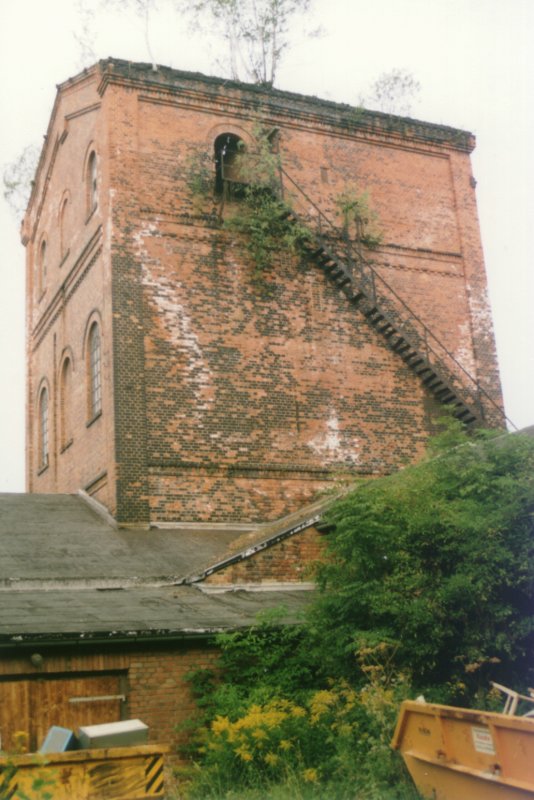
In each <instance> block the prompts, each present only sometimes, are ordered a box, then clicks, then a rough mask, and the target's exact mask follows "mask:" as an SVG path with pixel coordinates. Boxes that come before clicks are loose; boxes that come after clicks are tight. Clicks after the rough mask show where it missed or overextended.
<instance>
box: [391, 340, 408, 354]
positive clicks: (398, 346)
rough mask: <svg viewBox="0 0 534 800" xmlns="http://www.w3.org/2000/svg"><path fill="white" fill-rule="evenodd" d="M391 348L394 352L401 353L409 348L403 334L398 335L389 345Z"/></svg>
mask: <svg viewBox="0 0 534 800" xmlns="http://www.w3.org/2000/svg"><path fill="white" fill-rule="evenodd" d="M391 349H392V350H394V351H395V352H396V353H399V354H401V353H405V352H406V350H409V349H410V345H409V344H408V342H407V341H406V339H404V337H403V336H399V338H398V339H397V341H396V342H395V343H394V344H393V345H392V346H391Z"/></svg>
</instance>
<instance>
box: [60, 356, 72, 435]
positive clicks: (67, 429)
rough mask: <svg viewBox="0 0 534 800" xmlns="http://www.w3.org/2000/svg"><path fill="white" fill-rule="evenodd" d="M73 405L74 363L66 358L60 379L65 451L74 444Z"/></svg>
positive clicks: (61, 429)
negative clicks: (72, 426)
mask: <svg viewBox="0 0 534 800" xmlns="http://www.w3.org/2000/svg"><path fill="white" fill-rule="evenodd" d="M71 404H72V362H71V360H70V358H66V359H65V360H64V362H63V366H62V368H61V379H60V433H61V449H62V450H65V449H66V448H67V447H68V446H69V445H70V444H71V442H72V428H71Z"/></svg>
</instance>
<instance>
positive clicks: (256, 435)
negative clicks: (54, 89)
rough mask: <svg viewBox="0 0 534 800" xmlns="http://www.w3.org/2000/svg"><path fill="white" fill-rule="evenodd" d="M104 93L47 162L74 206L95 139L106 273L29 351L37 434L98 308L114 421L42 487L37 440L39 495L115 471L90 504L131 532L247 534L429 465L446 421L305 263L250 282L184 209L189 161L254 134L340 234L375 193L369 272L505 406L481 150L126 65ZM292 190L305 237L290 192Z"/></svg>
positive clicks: (284, 261) (199, 215) (438, 132)
mask: <svg viewBox="0 0 534 800" xmlns="http://www.w3.org/2000/svg"><path fill="white" fill-rule="evenodd" d="M92 85H93V91H94V87H95V86H96V84H92ZM82 88H83V91H82ZM64 91H65V94H64V96H63V95H61V102H60V106H59V108H58V118H57V121H56V122H55V123H54V125H55V126H56V127H57V129H58V130H59V129H60V128H61V124H62V122H61V119H62V115H63V104H65V108H66V106H67V103H72V104H73V107H81V106H82V105H83V103H88V102H89V101H88V98H86V97H85V95H83V92H86V93H87V92H89V91H90V89H89V87H88V86H87V87H86V86H85V84H83V82H82V83H81V84H80V87H79V89H77V87H76V86H73V87H72V88H69V89H68V91H67V90H64ZM77 91H79V93H80V96H79V98H77V95H76V92H77ZM95 96H96V97H97V98H98V102H100V103H101V105H100V108H99V110H98V111H97V112H95V113H88V114H86V115H84V116H80V117H75V118H74V119H72V121H71V123H70V125H71V127H72V129H73V130H74V127H75V124H76V125H79V126H80V134H79V146H77V148H76V149H72V150H71V151H69V153H67V151H66V150H65V159H64V161H61V159H60V158H58V159H57V165H58V166H54V168H53V169H52V172H51V175H52V179H51V183H50V186H52V185H54V186H55V187H57V190H55V191H56V195H55V196H59V195H60V194H61V192H63V191H64V190H65V186H66V185H68V183H69V181H68V176H67V173H66V172H65V171H63V172H61V170H66V169H67V165H70V166H69V168H71V169H72V164H73V163H78V164H79V163H80V159H81V157H82V152H83V150H84V146H85V147H86V146H87V145H86V143H87V142H88V141H90V140H91V138H92V137H95V138H96V140H97V142H98V143H99V151H100V152H102V154H103V155H102V161H103V162H105V163H103V164H102V186H103V190H104V194H105V200H104V201H103V203H102V206H101V209H100V213H101V217H102V223H103V232H102V245H103V250H102V256H101V260H100V262H98V263H99V264H100V266H99V267H98V268H97V269H96V270H94V271H93V272H94V281H95V282H94V286H93V284H91V281H89V280H86V281H85V288H84V287H83V286H81V287H80V289H79V291H78V296H79V299H77V300H76V303H75V302H74V300H73V301H72V304H71V309H70V310H67V306H65V310H64V311H63V312H62V313H63V318H64V323H63V328H61V329H60V328H59V327H58V326H59V324H60V322H59V319H58V321H57V322H56V323H55V324H56V328H57V329H56V328H54V329H53V330H52V328H50V332H49V333H48V334H47V337H48V338H47V339H46V341H44V342H43V345H42V346H41V355H38V354H36V355H32V367H31V384H30V400H31V403H30V413H29V421H30V422H31V421H32V420H34V418H35V407H34V406H35V392H36V391H37V388H36V381H38V380H39V376H40V375H43V374H45V373H46V374H50V373H51V372H53V370H52V369H51V367H50V364H51V361H52V360H53V358H54V356H53V349H54V346H55V347H56V349H57V348H60V349H61V347H65V346H66V345H70V346H72V347H73V348H74V347H75V346H76V347H78V349H79V345H78V344H76V343H77V342H79V341H80V336H79V332H78V331H77V329H76V325H77V324H81V321H83V320H84V319H85V318H86V315H87V313H88V309H89V308H93V307H100V306H102V308H103V314H104V317H103V319H104V320H105V321H104V322H103V325H104V333H105V336H106V346H107V348H108V349H107V351H106V360H107V365H108V367H107V369H108V372H107V374H106V376H105V377H106V387H107V388H106V391H108V392H109V393H110V394H109V397H108V399H107V400H106V405H107V406H108V408H109V406H112V410H110V412H109V413H106V415H103V420H102V425H101V426H100V427H101V431H100V432H99V433H95V432H94V431H90V432H89V433H87V435H86V434H85V433H84V434H83V435H82V433H81V431H80V433H79V434H78V435H77V436H75V437H74V445H73V447H72V448H70V453H69V454H68V455H63V456H62V457H60V456H57V458H56V461H57V467H56V470H55V472H54V473H53V471H52V470H50V471H49V473H50V474H49V476H46V475H44V476H39V478H38V479H37V478H36V477H35V456H34V455H33V454H32V451H33V449H34V445H33V441H34V438H35V437H34V434H31V435H30V439H29V442H30V444H29V451H30V456H31V458H30V463H31V464H32V465H33V467H32V469H33V475H31V478H30V481H29V485H30V487H31V488H32V489H33V490H55V491H64V490H70V489H71V487H73V486H75V484H76V483H77V482H78V483H83V481H84V480H88V479H87V477H86V476H87V475H88V474H89V473H90V472H91V473H92V474H93V475H94V474H95V472H97V471H98V469H97V468H98V466H99V465H100V464H105V467H104V468H103V470H104V471H106V472H107V474H108V479H107V480H108V489H107V490H106V489H104V490H103V495H102V496H101V498H100V499H103V500H104V502H107V503H108V505H111V507H112V510H115V508H116V510H117V514H118V517H119V519H121V520H122V521H125V522H136V521H137V522H140V521H141V522H148V521H149V519H152V520H161V521H169V520H174V519H182V520H239V521H244V520H251V521H257V520H265V519H272V518H275V517H278V516H281V515H283V514H285V513H287V512H288V511H290V510H292V509H294V508H295V507H297V506H298V505H299V504H301V503H303V502H305V501H307V500H309V499H310V498H311V497H313V496H314V495H316V494H317V492H318V491H319V490H321V489H323V488H324V487H325V486H329V485H331V484H332V482H333V481H335V480H337V479H338V478H339V477H347V476H348V475H378V474H383V473H387V472H389V471H391V470H394V469H397V468H399V467H400V466H401V465H402V464H404V463H409V462H413V461H414V460H417V459H418V458H420V457H421V455H422V453H423V451H424V446H425V442H426V440H427V438H428V436H429V434H430V433H431V432H432V430H433V429H434V425H435V419H436V417H437V416H438V415H439V414H440V413H441V409H440V408H439V406H438V404H437V403H436V402H435V401H434V399H433V398H432V397H431V396H430V395H429V394H428V392H427V390H426V389H425V388H424V387H423V386H422V385H421V383H420V382H419V381H418V379H417V378H416V377H415V376H414V375H413V373H412V372H411V371H410V369H409V368H408V367H407V366H406V365H405V364H404V363H403V361H402V360H401V359H400V358H399V357H398V356H397V355H395V354H394V353H392V352H391V351H390V350H389V349H388V348H387V347H386V345H385V344H384V340H383V339H382V338H381V337H380V335H379V334H378V333H377V332H376V331H375V330H373V329H372V328H370V327H369V326H368V325H367V323H366V322H365V320H364V318H363V316H362V315H361V314H360V313H359V312H358V311H357V310H356V309H354V308H353V307H351V306H350V304H349V303H348V301H347V298H346V297H345V296H344V295H343V294H342V293H341V292H339V290H337V289H335V287H334V286H333V285H332V284H331V283H329V282H328V279H327V278H326V277H325V275H324V274H323V273H322V272H321V271H320V270H319V269H318V268H317V266H316V265H315V264H314V263H312V262H310V261H307V260H305V259H302V260H301V259H297V258H292V257H289V256H288V255H287V254H284V253H281V254H278V255H277V256H276V257H275V260H274V264H273V267H272V269H271V270H269V271H267V272H266V273H265V274H264V275H263V276H262V280H261V281H259V282H258V280H256V279H255V276H254V266H253V265H252V264H251V263H250V258H249V256H248V254H247V251H246V248H245V247H244V243H243V241H241V240H240V239H239V237H238V236H237V235H235V234H233V233H230V232H228V231H226V230H223V229H221V227H220V225H218V224H217V223H216V221H215V220H214V218H213V217H211V216H210V212H211V211H212V210H213V203H212V201H211V200H210V199H209V198H208V199H207V200H205V201H203V202H202V201H201V202H200V204H199V203H198V202H197V200H195V198H193V197H192V195H191V191H190V189H189V188H188V164H189V163H190V159H191V156H192V154H194V153H197V154H198V153H204V154H205V155H206V156H207V158H208V159H209V158H210V157H211V156H212V154H213V143H214V140H215V138H216V137H217V136H218V135H219V134H220V133H222V132H224V131H228V132H232V133H235V134H236V135H239V136H241V137H242V138H243V140H244V141H245V142H246V143H247V146H248V147H249V149H253V147H254V131H255V129H256V128H257V125H258V121H260V122H261V123H262V124H264V125H268V126H269V127H275V126H276V127H278V129H279V147H280V153H281V158H282V162H283V165H284V168H285V169H286V171H287V173H288V174H289V175H290V176H291V177H292V178H293V179H294V180H296V181H297V182H298V184H299V185H300V186H301V187H302V189H303V190H304V191H305V193H306V195H307V196H308V197H310V198H312V199H313V201H314V202H315V203H316V204H317V205H318V206H319V207H320V208H321V210H322V211H323V212H324V213H326V214H329V215H330V216H331V217H332V218H333V219H334V221H336V223H339V219H338V218H337V217H336V206H335V198H336V196H337V195H338V194H339V193H340V192H342V191H344V190H346V189H347V188H350V187H352V186H353V185H356V186H357V188H358V189H359V190H367V191H368V192H369V196H370V201H371V205H372V207H373V208H374V209H376V211H377V212H378V215H379V220H380V227H381V229H382V232H383V244H382V245H381V247H380V248H379V250H378V252H377V253H375V254H373V255H372V257H373V259H374V261H375V265H376V268H377V270H378V272H379V274H380V275H382V276H383V277H384V278H385V279H386V280H387V281H388V282H389V283H390V284H391V286H392V288H393V289H394V290H395V291H396V292H397V294H398V295H399V296H400V298H402V300H404V301H405V302H408V303H409V304H410V305H411V306H413V308H414V310H415V311H416V313H417V314H418V315H419V316H420V317H421V319H422V320H423V322H425V323H427V324H428V325H429V326H430V327H431V328H432V329H433V330H434V331H435V332H436V334H437V335H438V336H439V337H440V338H442V339H443V340H444V341H445V343H446V346H447V348H448V349H449V350H450V351H451V353H452V354H453V355H454V356H455V357H456V358H458V359H459V360H460V361H461V362H462V364H464V365H465V367H466V368H468V369H469V370H470V371H472V372H473V373H475V375H476V376H478V378H479V379H480V380H481V381H482V382H483V384H484V386H485V387H486V388H487V389H488V390H489V391H491V392H492V393H493V395H494V397H495V399H496V400H497V402H500V394H499V384H498V375H497V367H496V361H495V352H494V344H493V336H492V331H491V321H490V317H489V312H488V306H487V300H486V296H485V277H484V268H483V261H482V253H481V246H480V239H479V233H478V223H477V218H476V205H475V197H474V190H473V188H472V181H471V171H470V163H469V150H470V148H471V146H472V141H471V139H470V137H469V135H467V134H463V133H461V132H457V131H453V130H451V129H445V128H441V127H438V126H424V125H419V124H417V123H415V124H411V123H407V122H405V121H402V120H400V121H395V120H391V119H390V118H385V117H381V116H380V115H376V114H375V115H373V114H370V115H367V117H365V119H363V118H361V117H358V118H354V119H356V121H354V119H353V117H351V115H350V112H349V110H347V109H342V108H340V107H338V106H335V105H333V104H328V103H322V102H320V101H313V100H309V99H307V98H299V97H287V96H285V95H284V94H283V93H277V92H270V91H268V90H262V89H259V88H257V87H253V88H250V89H243V88H239V87H237V86H232V85H228V84H224V85H223V83H222V82H217V81H214V80H209V79H207V80H202V79H199V78H194V77H192V76H187V75H182V74H180V73H175V72H173V71H170V70H160V71H159V72H158V73H152V72H150V71H148V70H143V69H142V68H137V67H135V65H125V64H122V65H121V64H114V65H110V66H109V68H108V69H107V71H106V69H104V79H103V82H102V84H101V85H100V87H99V93H98V95H95ZM69 108H70V106H69ZM90 120H98V122H91V121H90ZM91 126H93V127H91ZM95 126H96V127H95ZM82 134H83V135H82ZM68 141H69V140H68V139H67V140H66V142H68ZM72 142H73V143H74V139H72ZM62 146H63V147H64V145H62ZM58 152H59V151H58ZM60 163H61V164H63V166H62V167H61V169H60V166H59V165H60ZM285 191H286V195H287V196H288V197H289V196H290V195H292V194H293V195H294V204H295V207H296V209H297V210H298V211H299V213H301V214H303V215H304V216H305V217H307V218H309V219H311V217H313V214H314V213H315V212H314V211H313V208H312V207H311V205H310V203H309V202H308V201H306V200H304V199H303V196H302V195H298V196H297V193H296V192H295V191H294V189H293V188H292V184H291V183H290V182H289V181H288V180H287V179H285ZM71 192H72V193H73V192H74V190H73V189H71ZM51 196H52V195H51V193H50V191H48V195H47V197H51ZM48 202H49V201H48V200H47V199H46V198H45V202H44V205H43V209H44V211H43V214H44V215H45V216H46V213H45V212H46V208H47V203H48ZM73 211H74V207H73ZM32 213H35V212H32ZM310 215H311V217H310ZM78 216H79V215H78ZM42 218H43V219H44V218H45V217H44V216H43V217H42ZM40 224H41V223H36V225H37V228H36V231H37V232H36V233H34V234H32V235H33V237H34V240H35V241H37V240H38V229H39V225H40ZM51 225H52V223H51V222H50V226H51ZM76 236H78V237H79V236H81V234H76ZM82 238H83V237H82ZM81 244H82V239H80V238H78V239H75V243H74V244H73V251H76V252H77V251H78V250H79V248H80V246H81ZM33 252H34V251H33V250H32V249H31V248H30V255H29V263H30V272H31V270H32V269H33V267H32V259H33V257H34V256H33V255H32V253H33ZM73 257H74V255H73ZM388 291H389V290H388ZM99 293H100V298H101V299H100V300H99ZM30 297H33V295H32V294H31V293H30ZM395 302H397V301H395ZM67 305H68V304H67ZM111 306H112V313H111ZM33 307H34V305H31V309H33ZM32 313H33V311H32ZM31 324H33V323H31ZM54 336H55V337H56V338H55V340H54V338H53V337H54ZM54 341H55V342H56V344H55V345H54ZM73 343H74V344H73ZM77 358H78V359H79V356H78V355H77ZM39 359H40V360H39ZM56 369H57V367H56ZM80 391H81V390H80ZM78 405H79V404H78ZM81 426H82V419H81V418H80V419H79V425H78V428H80V429H81ZM60 462H61V464H60ZM63 465H65V467H64V468H63ZM52 477H53V480H52Z"/></svg>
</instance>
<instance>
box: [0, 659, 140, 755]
mask: <svg viewBox="0 0 534 800" xmlns="http://www.w3.org/2000/svg"><path fill="white" fill-rule="evenodd" d="M125 678H126V676H125V673H123V674H120V673H108V674H105V673H104V674H102V673H100V674H98V675H95V674H93V675H81V676H77V677H73V676H72V674H71V675H68V676H58V675H38V676H32V677H31V678H28V677H27V676H24V677H23V678H20V679H13V678H9V679H0V737H1V741H0V749H2V750H7V751H9V750H12V749H13V748H14V744H15V742H14V739H13V736H14V734H15V733H17V732H19V731H21V732H24V733H26V734H28V737H29V739H28V748H29V750H30V751H32V752H33V751H35V750H37V749H38V748H39V747H40V746H41V744H42V743H43V740H44V738H45V736H46V733H47V731H48V729H49V728H50V727H51V726H52V725H61V726H62V727H63V728H70V729H72V730H76V728H79V727H80V725H97V724H98V723H101V722H118V721H119V720H120V719H124V718H125V716H126V714H125V703H126V696H125V684H126V679H125Z"/></svg>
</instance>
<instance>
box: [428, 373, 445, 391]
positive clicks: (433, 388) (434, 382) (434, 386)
mask: <svg viewBox="0 0 534 800" xmlns="http://www.w3.org/2000/svg"><path fill="white" fill-rule="evenodd" d="M423 383H424V384H426V387H427V389H430V391H431V392H434V394H436V389H438V388H439V387H440V386H441V387H442V388H443V387H444V383H443V381H442V380H441V378H438V377H437V375H436V379H435V380H432V381H423Z"/></svg>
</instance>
